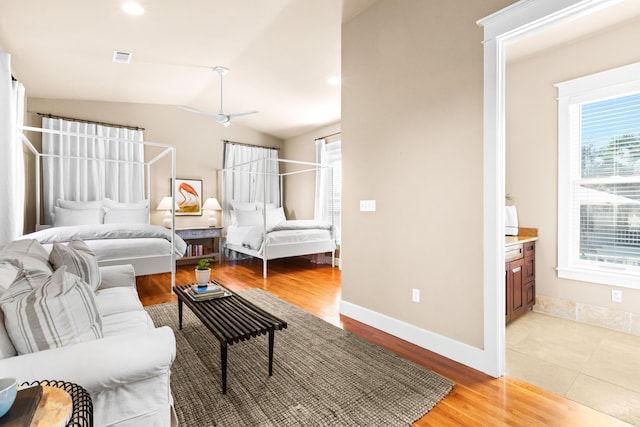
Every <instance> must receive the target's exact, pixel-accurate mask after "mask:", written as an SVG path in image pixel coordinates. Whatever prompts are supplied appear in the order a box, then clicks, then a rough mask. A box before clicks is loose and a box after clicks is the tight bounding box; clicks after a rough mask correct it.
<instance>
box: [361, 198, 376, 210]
mask: <svg viewBox="0 0 640 427" xmlns="http://www.w3.org/2000/svg"><path fill="white" fill-rule="evenodd" d="M375 210H376V201H375V200H360V212H375Z"/></svg>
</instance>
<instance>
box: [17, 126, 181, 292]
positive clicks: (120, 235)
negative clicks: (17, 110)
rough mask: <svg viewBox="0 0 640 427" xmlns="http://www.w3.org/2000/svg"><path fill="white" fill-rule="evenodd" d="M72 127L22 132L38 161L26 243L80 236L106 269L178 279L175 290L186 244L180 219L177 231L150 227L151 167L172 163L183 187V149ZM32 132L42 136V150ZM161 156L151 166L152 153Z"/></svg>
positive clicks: (24, 128)
mask: <svg viewBox="0 0 640 427" xmlns="http://www.w3.org/2000/svg"><path fill="white" fill-rule="evenodd" d="M49 120H58V121H59V123H58V122H54V123H51V122H49ZM69 123H71V122H70V121H68V120H61V119H59V118H56V119H47V118H45V119H43V127H42V128H38V127H29V126H21V127H19V128H18V132H19V138H20V139H21V140H22V142H23V144H24V145H25V146H26V147H27V148H28V149H29V151H30V152H31V153H32V154H33V155H34V156H35V165H34V169H35V214H36V231H35V232H34V233H29V234H25V235H24V236H22V237H21V238H23V239H24V238H33V239H37V240H39V241H40V242H41V243H43V244H44V245H49V246H50V245H52V244H54V243H56V242H68V241H70V240H71V238H72V237H73V236H79V237H81V238H82V239H83V240H84V241H85V242H86V243H87V245H88V246H89V247H90V248H91V249H92V250H93V251H94V252H95V254H96V258H97V259H98V263H99V264H100V265H102V266H105V265H119V264H131V265H133V267H134V269H135V273H136V275H137V276H140V275H147V274H155V273H165V272H171V273H172V279H171V282H172V283H171V285H172V286H173V285H174V284H175V260H176V258H179V257H181V256H182V255H183V254H184V251H185V248H186V244H185V242H184V241H183V240H182V239H181V238H180V237H179V236H177V235H176V234H175V233H174V232H173V229H174V228H175V217H174V216H173V214H172V219H171V229H167V228H164V227H160V226H156V225H151V224H150V212H149V194H150V190H151V179H150V174H151V166H152V165H153V164H154V163H156V162H157V161H159V160H160V159H162V158H164V157H165V156H170V159H171V179H172V181H171V182H175V177H176V159H175V151H176V149H175V147H174V146H171V145H167V144H161V143H156V142H149V141H142V134H141V132H138V134H131V133H126V132H125V133H122V132H119V131H116V132H115V134H114V133H110V129H112V128H107V129H106V130H99V132H97V133H96V130H95V128H92V129H91V130H88V129H87V127H86V126H83V125H87V124H88V123H82V124H81V125H80V126H76V125H69ZM27 132H36V133H39V134H42V150H38V149H36V147H35V146H34V144H33V143H32V142H31V141H30V140H29V138H28V137H27V135H26V133H27ZM153 147H155V148H153ZM156 151H158V152H159V154H157V155H155V156H153V157H152V158H151V159H150V160H148V161H146V160H145V158H144V157H145V153H147V155H149V154H148V153H151V152H156ZM150 156H151V155H150ZM43 188H44V189H43ZM173 201H174V205H175V199H174V200H173Z"/></svg>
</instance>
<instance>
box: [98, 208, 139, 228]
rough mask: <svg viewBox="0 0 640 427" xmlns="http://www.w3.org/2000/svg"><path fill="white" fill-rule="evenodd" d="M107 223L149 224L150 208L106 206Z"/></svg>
mask: <svg viewBox="0 0 640 427" xmlns="http://www.w3.org/2000/svg"><path fill="white" fill-rule="evenodd" d="M104 210H105V214H104V221H103V222H104V223H105V224H149V210H148V209H147V208H138V209H110V208H105V209H104Z"/></svg>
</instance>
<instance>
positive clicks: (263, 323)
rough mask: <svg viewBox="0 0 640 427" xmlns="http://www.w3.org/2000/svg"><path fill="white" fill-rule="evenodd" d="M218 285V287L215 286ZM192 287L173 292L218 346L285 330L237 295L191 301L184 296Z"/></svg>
mask: <svg viewBox="0 0 640 427" xmlns="http://www.w3.org/2000/svg"><path fill="white" fill-rule="evenodd" d="M214 283H216V284H217V285H219V286H222V285H220V284H219V283H217V282H215V281H214ZM190 287H191V285H182V286H175V287H174V288H173V289H174V292H175V293H176V294H177V295H178V297H179V299H180V300H181V301H182V302H184V303H185V304H186V305H187V306H188V307H189V308H190V309H191V311H192V312H193V313H194V314H195V315H196V316H197V317H198V318H200V320H201V321H202V323H203V324H204V325H205V326H206V327H207V328H208V329H209V330H210V331H211V332H212V333H213V335H214V336H215V337H216V338H217V339H218V341H220V342H226V343H229V344H234V343H238V342H240V341H244V340H247V339H249V338H252V337H256V336H258V335H266V334H267V333H268V332H269V330H282V329H286V327H287V322H285V321H284V320H282V319H279V318H278V317H276V316H274V315H272V314H270V313H268V312H266V311H265V310H263V309H261V308H260V307H257V306H255V305H254V304H252V303H251V302H249V301H247V300H245V299H244V298H242V297H241V296H239V295H237V294H236V293H234V292H232V291H229V290H228V289H227V288H224V286H222V287H223V288H224V289H225V290H227V291H228V292H229V293H230V294H231V295H229V296H225V297H221V298H214V299H209V300H204V301H194V300H192V299H191V297H190V296H189V295H188V294H187V293H186V292H187V289H189V288H190Z"/></svg>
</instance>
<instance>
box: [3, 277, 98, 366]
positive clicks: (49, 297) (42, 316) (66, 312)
mask: <svg viewBox="0 0 640 427" xmlns="http://www.w3.org/2000/svg"><path fill="white" fill-rule="evenodd" d="M65 270H66V267H61V268H59V269H58V270H56V271H55V272H54V273H53V274H52V275H50V276H48V277H47V278H46V279H45V280H44V282H43V283H41V284H39V285H38V283H37V282H39V281H41V280H42V277H41V275H42V273H41V272H36V273H35V274H37V275H38V276H37V277H35V278H34V277H32V275H31V273H29V272H28V271H22V272H21V273H20V274H19V275H18V277H17V278H16V280H15V281H14V282H13V284H12V285H11V287H10V288H9V289H8V290H7V291H6V292H5V293H4V294H3V295H2V297H1V298H0V306H1V307H2V312H3V314H4V319H5V325H6V327H7V332H8V333H9V338H10V339H11V342H12V343H13V346H14V347H15V348H16V350H17V351H18V354H26V353H33V352H36V351H42V350H48V349H50V348H57V347H64V346H67V345H70V344H76V343H79V342H84V341H90V340H94V339H98V338H102V336H103V334H102V320H101V318H100V314H99V312H98V306H97V305H96V302H95V298H94V296H93V292H92V291H91V289H89V286H87V284H86V283H84V281H83V280H82V279H81V278H79V277H78V276H76V275H75V274H71V273H67V272H66V271H65Z"/></svg>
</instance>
